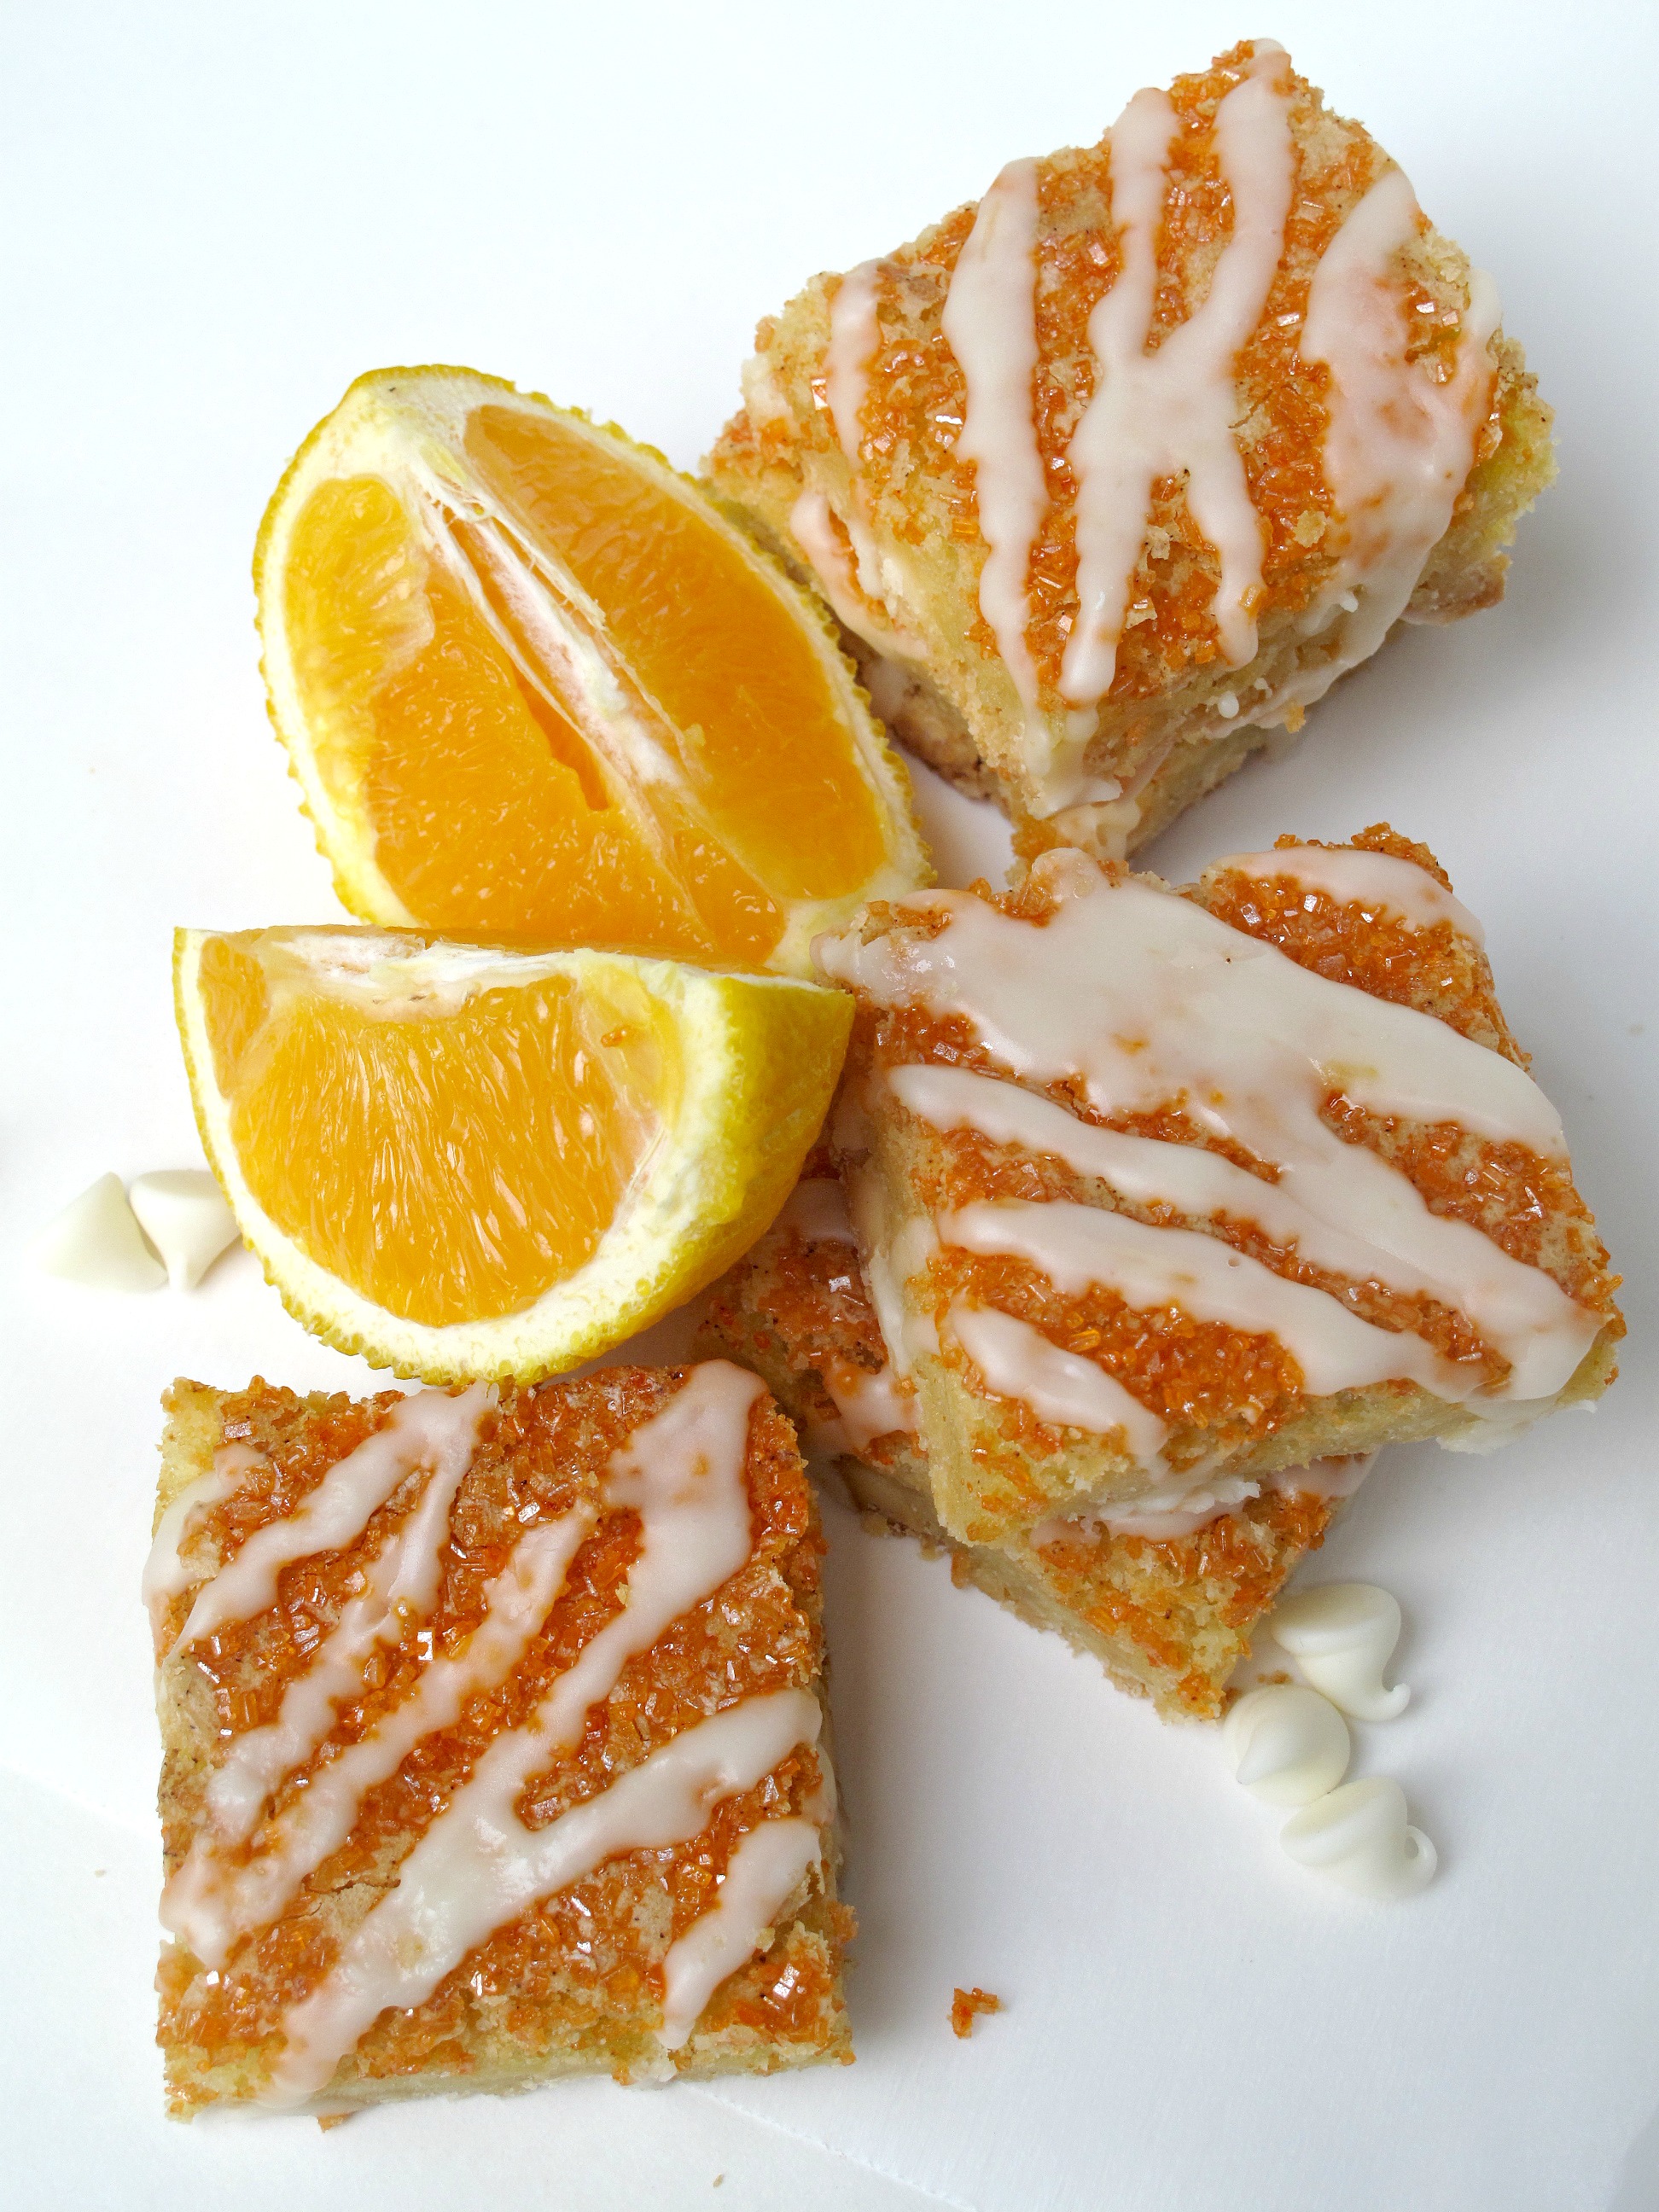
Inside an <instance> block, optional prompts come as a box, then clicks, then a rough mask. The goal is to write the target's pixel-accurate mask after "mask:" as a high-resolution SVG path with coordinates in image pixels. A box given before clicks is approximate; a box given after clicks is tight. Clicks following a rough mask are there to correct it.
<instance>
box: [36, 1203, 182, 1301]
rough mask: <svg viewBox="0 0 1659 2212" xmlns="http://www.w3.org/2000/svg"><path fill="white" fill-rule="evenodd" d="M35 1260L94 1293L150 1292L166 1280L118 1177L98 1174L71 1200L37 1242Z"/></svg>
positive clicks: (165, 1273)
mask: <svg viewBox="0 0 1659 2212" xmlns="http://www.w3.org/2000/svg"><path fill="white" fill-rule="evenodd" d="M34 1257H35V1260H36V1261H37V1262H38V1264H39V1265H40V1267H44V1268H45V1270H46V1273H47V1274H49V1275H61V1276H62V1277H63V1278H64V1280H65V1281H66V1282H70V1283H85V1284H88V1285H90V1286H91V1288H92V1289H94V1290H96V1291H155V1290H159V1289H160V1288H161V1285H162V1284H163V1283H164V1282H166V1280H167V1270H166V1269H165V1268H164V1267H162V1265H161V1261H159V1260H158V1259H157V1258H156V1256H155V1254H154V1253H153V1252H152V1251H151V1250H150V1249H149V1245H148V1244H146V1243H145V1242H144V1235H143V1231H142V1230H141V1229H140V1228H139V1226H138V1218H137V1215H136V1214H135V1213H134V1212H133V1210H132V1208H131V1206H129V1205H128V1204H127V1194H126V1192H125V1190H124V1189H123V1188H122V1187H121V1178H120V1176H118V1175H101V1176H99V1178H98V1180H97V1182H94V1183H88V1186H87V1188H85V1190H83V1191H82V1194H81V1195H80V1196H79V1198H76V1199H71V1200H70V1203H69V1204H68V1205H67V1206H65V1207H64V1210H63V1212H61V1213H60V1214H59V1215H58V1217H57V1218H56V1219H55V1220H53V1221H51V1222H48V1223H47V1225H46V1228H45V1229H44V1230H42V1231H41V1232H40V1236H39V1237H37V1238H36V1240H35V1244H34Z"/></svg>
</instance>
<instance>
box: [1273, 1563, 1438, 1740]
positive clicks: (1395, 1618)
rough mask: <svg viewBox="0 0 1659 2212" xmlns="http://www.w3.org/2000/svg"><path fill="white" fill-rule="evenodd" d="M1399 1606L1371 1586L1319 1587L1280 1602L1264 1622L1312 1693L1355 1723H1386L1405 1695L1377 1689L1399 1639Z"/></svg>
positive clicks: (1402, 1689)
mask: <svg viewBox="0 0 1659 2212" xmlns="http://www.w3.org/2000/svg"><path fill="white" fill-rule="evenodd" d="M1400 1625H1401V1624H1400V1604H1399V1601H1398V1600H1397V1599H1396V1598H1394V1597H1391V1596H1390V1595H1389V1592H1388V1591H1387V1590H1385V1589H1377V1587H1376V1584H1375V1583H1322V1584H1321V1586H1320V1587H1319V1588H1318V1589H1310V1590H1304V1591H1302V1592H1301V1593H1300V1594H1299V1595H1297V1596H1295V1597H1291V1598H1286V1599H1285V1602H1284V1603H1283V1604H1282V1605H1281V1606H1280V1607H1279V1609H1278V1611H1277V1612H1276V1613H1274V1614H1273V1619H1272V1620H1271V1621H1270V1622H1269V1623H1268V1626H1269V1629H1270V1631H1271V1632H1272V1635H1273V1641H1274V1643H1275V1644H1278V1645H1279V1647H1280V1648H1281V1650H1285V1651H1288V1652H1289V1653H1290V1655H1291V1657H1292V1658H1293V1659H1294V1660H1295V1661H1296V1663H1297V1666H1298V1667H1299V1668H1301V1670H1302V1672H1303V1673H1304V1674H1305V1675H1306V1676H1307V1678H1308V1680H1309V1681H1310V1682H1311V1683H1312V1685H1313V1686H1314V1688H1315V1689H1316V1690H1320V1691H1322V1692H1323V1693H1324V1694H1325V1696H1326V1697H1328V1699H1330V1700H1331V1702H1332V1704H1333V1705H1340V1707H1341V1709H1342V1711H1344V1712H1345V1713H1352V1715H1353V1717H1354V1718H1355V1719H1356V1720H1362V1721H1391V1720H1393V1719H1394V1718H1395V1717H1396V1716H1397V1715H1398V1714H1400V1713H1403V1712H1404V1711H1405V1710H1406V1707H1407V1705H1408V1704H1409V1703H1410V1701H1411V1694H1412V1693H1411V1692H1410V1690H1409V1689H1407V1686H1406V1685H1405V1684H1404V1683H1403V1682H1397V1683H1395V1686H1394V1688H1393V1689H1391V1690H1385V1689H1384V1688H1383V1668H1385V1667H1386V1666H1387V1665H1388V1663H1389V1659H1390V1658H1391V1657H1392V1656H1393V1655H1394V1648H1395V1644H1398V1643H1399V1641H1400Z"/></svg>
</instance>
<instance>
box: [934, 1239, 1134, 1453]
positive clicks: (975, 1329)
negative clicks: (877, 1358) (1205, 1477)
mask: <svg viewBox="0 0 1659 2212" xmlns="http://www.w3.org/2000/svg"><path fill="white" fill-rule="evenodd" d="M961 1218H962V1216H961V1215H957V1216H956V1217H955V1219H956V1220H957V1221H960V1220H961ZM945 1233H946V1237H947V1241H954V1240H953V1238H952V1236H951V1223H949V1222H947V1223H946V1225H945ZM975 1249H977V1247H975ZM945 1325H946V1327H947V1328H948V1329H949V1330H950V1333H951V1335H952V1336H954V1337H955V1339H956V1340H957V1343H958V1344H959V1345H960V1346H962V1348H963V1351H964V1352H966V1353H967V1354H968V1357H969V1358H970V1359H971V1360H972V1361H973V1363H974V1364H975V1367H977V1368H978V1370H979V1371H980V1373H981V1375H982V1376H984V1377H985V1380H986V1382H987V1383H988V1384H989V1386H990V1388H991V1389H993V1390H994V1392H995V1393H996V1395H998V1396H999V1397H1000V1398H1019V1399H1023V1400H1024V1402H1025V1403H1026V1404H1027V1405H1028V1406H1030V1408H1031V1410H1032V1411H1033V1412H1034V1413H1036V1414H1037V1415H1038V1416H1039V1418H1040V1419H1042V1420H1045V1421H1054V1422H1057V1423H1058V1424H1059V1425H1060V1426H1061V1427H1062V1428H1073V1429H1087V1430H1090V1431H1093V1432H1094V1433H1095V1434H1096V1435H1097V1436H1118V1437H1121V1438H1122V1439H1123V1444H1124V1449H1126V1450H1127V1453H1128V1455H1129V1456H1130V1458H1132V1459H1133V1460H1137V1461H1139V1462H1140V1463H1141V1465H1142V1466H1144V1467H1146V1468H1158V1469H1160V1470H1163V1471H1164V1472H1167V1469H1166V1468H1164V1459H1163V1455H1162V1452H1161V1450H1160V1449H1159V1448H1160V1446H1161V1445H1162V1444H1163V1443H1164V1438H1165V1437H1167V1436H1168V1435H1169V1433H1170V1432H1169V1429H1168V1427H1167V1426H1166V1425H1165V1424H1164V1422H1163V1421H1161V1420H1160V1419H1158V1415H1157V1414H1156V1413H1152V1412H1150V1411H1149V1410H1148V1409H1147V1407H1145V1406H1143V1405H1142V1404H1141V1403H1140V1401H1139V1399H1138V1398H1133V1397H1132V1396H1131V1395H1129V1393H1128V1391H1127V1390H1126V1389H1124V1388H1123V1385H1122V1384H1121V1383H1119V1382H1117V1381H1115V1379H1114V1378H1113V1377H1112V1376H1109V1374H1107V1372H1106V1370H1104V1368H1103V1367H1099V1366H1097V1364H1095V1362H1094V1361H1093V1360H1092V1359H1084V1358H1079V1356H1078V1354H1077V1353H1076V1352H1066V1351H1063V1350H1062V1349H1061V1348H1060V1346H1059V1345H1057V1344H1054V1343H1051V1342H1050V1340H1048V1338H1047V1337H1046V1336H1044V1334H1042V1330H1041V1329H1039V1328H1032V1327H1031V1325H1030V1322H1024V1321H1021V1320H1019V1319H1018V1316H1015V1315H1013V1314H1006V1313H1000V1312H998V1310H996V1308H995V1307H994V1306H970V1305H969V1304H966V1302H965V1301H964V1300H963V1299H960V1298H958V1299H957V1300H956V1302H955V1303H954V1304H952V1305H951V1310H950V1313H949V1315H948V1316H947V1318H946V1324H945Z"/></svg>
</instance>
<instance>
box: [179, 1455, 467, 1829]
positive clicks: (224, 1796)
mask: <svg viewBox="0 0 1659 2212" xmlns="http://www.w3.org/2000/svg"><path fill="white" fill-rule="evenodd" d="M470 1458H471V1455H470V1454H469V1455H468V1458H467V1459H463V1458H462V1457H461V1455H459V1452H455V1453H451V1454H449V1455H447V1457H446V1459H445V1461H444V1462H443V1464H442V1465H441V1467H440V1468H438V1469H437V1471H436V1472H435V1473H434V1474H431V1475H430V1476H429V1477H428V1480H427V1485H426V1487H425V1489H424V1490H423V1491H422V1492H421V1496H420V1499H419V1502H418V1504H416V1506H415V1508H414V1510H413V1511H412V1512H410V1514H408V1515H407V1516H405V1518H404V1521H403V1522H402V1524H401V1525H400V1526H399V1527H398V1528H397V1529H395V1530H394V1531H393V1533H392V1535H391V1536H389V1537H388V1538H387V1540H386V1543H385V1544H384V1545H383V1546H382V1547H381V1549H380V1552H379V1553H378V1554H377V1555H376V1557H375V1558H374V1560H373V1561H371V1563H370V1564H369V1565H368V1568H367V1569H366V1570H365V1571H364V1575H363V1587H362V1589H361V1590H360V1591H359V1592H358V1594H357V1595H356V1596H355V1597H351V1598H349V1599H348V1600H347V1601H346V1603H345V1605H344V1606H343V1608H342V1610H341V1613H340V1618H339V1620H337V1622H336V1623H335V1625H334V1626H333V1627H332V1628H331V1630H330V1631H329V1632H328V1634H327V1635H326V1636H325V1638H323V1640H322V1642H321V1644H319V1645H318V1647H317V1650H316V1651H315V1652H314V1653H313V1656H312V1661H311V1664H310V1666H309V1667H307V1669H306V1670H305V1672H304V1674H301V1675H299V1676H297V1677H296V1679H295V1680H293V1681H292V1682H290V1683H289V1686H288V1687H287V1689H286V1690H285V1691H284V1692H283V1701H282V1704H281V1705H280V1706H279V1708H278V1709H277V1715H276V1719H275V1720H274V1721H271V1722H269V1723H266V1724H265V1725H264V1727H262V1728H254V1729H247V1730H246V1732H245V1733H244V1734H243V1735H239V1736H237V1737H236V1738H235V1740H234V1741H233V1742H232V1743H231V1744H230V1746H229V1747H228V1749H227V1751H226V1753H225V1755H224V1758H223V1759H222V1762H221V1763H220V1765H219V1767H218V1769H217V1770H216V1772H215V1774H214V1776H213V1778H212V1780H211V1781H210V1783H209V1784H208V1787H207V1814H208V1822H209V1824H210V1826H211V1828H212V1830H213V1832H214V1835H215V1838H216V1840H217V1841H218V1842H220V1843H222V1844H236V1843H240V1842H241V1841H242V1840H243V1839H244V1838H246V1836H248V1835H249V1834H250V1833H251V1832H252V1829H253V1827H254V1826H255V1824H256V1823H257V1822H258V1818H259V1814H260V1812H261V1810H262V1808H264V1803H265V1800H266V1799H267V1798H268V1797H269V1796H270V1793H271V1791H272V1790H274V1789H275V1788H276V1785H277V1784H278V1783H279V1782H280V1781H281V1780H282V1779H283V1777H284V1776H285V1775H289V1774H292V1773H293V1772H294V1771H295V1768H296V1767H298V1766H301V1765H303V1764H304V1762H305V1761H306V1760H307V1759H309V1758H310V1756H311V1754H312V1753H313V1751H315V1750H316V1748H317V1747H318V1745H319V1743H321V1742H322V1741H323V1740H324V1739H325V1736H326V1735H328V1732H329V1730H330V1729H331V1728H332V1727H333V1725H334V1718H335V1710H336V1708H337V1706H338V1705H343V1704H344V1703H346V1701H347V1700H348V1699H352V1698H355V1697H356V1695H357V1694H358V1692H360V1691H361V1689H362V1681H363V1669H364V1668H365V1667H366V1666H367V1665H368V1662H369V1660H370V1658H371V1657H372V1656H374V1652H375V1650H377V1649H378V1648H379V1646H380V1645H381V1644H392V1645H394V1646H395V1645H396V1644H399V1643H401V1642H402V1640H403V1638H404V1635H405V1633H406V1632H408V1630H410V1628H412V1627H413V1626H414V1625H415V1623H416V1621H419V1620H425V1618H426V1616H427V1614H428V1613H430V1612H431V1610H432V1607H433V1605H434V1604H435V1601H436V1599H437V1595H438V1578H439V1574H440V1571H441V1563H442V1557H443V1547H444V1546H445V1544H446V1543H447V1541H448V1537H449V1510H450V1507H451V1506H452V1505H453V1504H454V1501H455V1492H456V1491H457V1489H458V1488H459V1485H460V1480H461V1477H462V1475H463V1474H465V1472H466V1469H467V1466H468V1463H469V1461H470Z"/></svg>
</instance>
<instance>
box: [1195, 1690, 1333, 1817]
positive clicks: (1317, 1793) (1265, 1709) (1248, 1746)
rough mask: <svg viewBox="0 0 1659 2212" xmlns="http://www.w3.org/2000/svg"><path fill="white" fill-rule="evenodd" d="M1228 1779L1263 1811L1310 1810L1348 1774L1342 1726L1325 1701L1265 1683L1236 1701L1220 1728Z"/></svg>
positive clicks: (1314, 1693)
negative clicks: (1282, 1808) (1279, 1807)
mask: <svg viewBox="0 0 1659 2212" xmlns="http://www.w3.org/2000/svg"><path fill="white" fill-rule="evenodd" d="M1221 1735H1222V1744H1223V1747H1224V1748H1225V1751H1226V1753H1227V1756H1228V1757H1229V1759H1231V1761H1232V1765H1233V1773H1234V1775H1235V1777H1236V1778H1237V1780H1238V1782H1239V1783H1240V1784H1242V1785H1243V1788H1245V1789H1246V1790H1249V1793H1250V1795H1251V1796H1253V1797H1260V1798H1261V1801H1262V1802H1263V1803H1264V1804H1267V1805H1310V1804H1312V1802H1314V1800H1315V1799H1316V1797H1322V1796H1324V1795H1325V1793H1326V1791H1327V1790H1334V1788H1335V1787H1336V1785H1337V1784H1338V1783H1339V1782H1340V1780H1341V1779H1342V1778H1343V1776H1344V1775H1345V1774H1346V1772H1347V1771H1348V1760H1349V1758H1350V1756H1351V1755H1352V1748H1353V1747H1352V1744H1351V1743H1350V1742H1349V1741H1348V1729H1347V1724H1346V1722H1345V1721H1344V1720H1343V1718H1342V1716H1341V1714H1340V1712H1338V1711H1337V1710H1336V1707H1335V1706H1334V1705H1332V1704H1331V1702H1330V1700H1329V1699H1328V1698H1322V1697H1321V1696H1320V1695H1319V1693H1318V1692H1317V1691H1316V1690H1304V1689H1299V1688H1297V1686H1295V1685H1294V1684H1293V1683H1289V1682H1268V1683H1264V1684H1263V1685H1262V1686H1261V1688H1260V1689H1257V1690H1249V1691H1247V1692H1245V1694H1244V1695H1243V1697H1242V1698H1240V1699H1237V1702H1236V1703H1235V1704H1234V1705H1233V1707H1232V1709H1231V1711H1230V1712H1229V1713H1228V1715H1227V1717H1226V1719H1225V1722H1224V1723H1222V1731H1221Z"/></svg>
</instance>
